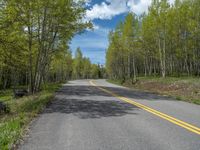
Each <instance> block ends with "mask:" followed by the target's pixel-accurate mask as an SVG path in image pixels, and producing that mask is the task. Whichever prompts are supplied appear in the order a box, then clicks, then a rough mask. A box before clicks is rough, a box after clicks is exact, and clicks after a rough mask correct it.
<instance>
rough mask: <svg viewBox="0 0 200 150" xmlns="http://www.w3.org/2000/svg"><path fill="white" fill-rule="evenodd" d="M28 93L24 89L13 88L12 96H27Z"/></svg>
mask: <svg viewBox="0 0 200 150" xmlns="http://www.w3.org/2000/svg"><path fill="white" fill-rule="evenodd" d="M27 95H28V91H27V90H25V89H14V97H15V98H19V97H23V96H27Z"/></svg>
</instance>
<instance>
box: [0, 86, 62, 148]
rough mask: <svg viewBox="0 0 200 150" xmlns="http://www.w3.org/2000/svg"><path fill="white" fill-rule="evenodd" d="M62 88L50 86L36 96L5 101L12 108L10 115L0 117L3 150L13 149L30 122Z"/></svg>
mask: <svg viewBox="0 0 200 150" xmlns="http://www.w3.org/2000/svg"><path fill="white" fill-rule="evenodd" d="M60 87H61V84H48V85H45V88H44V87H43V90H42V91H41V92H40V93H37V94H35V95H31V96H26V97H23V98H19V99H13V98H12V99H10V100H8V101H5V102H6V104H7V105H8V106H9V108H10V113H9V114H4V115H1V116H0V149H1V150H7V149H11V147H12V146H13V144H14V143H15V142H16V141H17V140H18V139H19V138H21V137H22V135H23V134H24V130H25V128H26V127H27V125H28V124H29V123H30V121H31V120H32V119H33V118H34V117H35V116H37V114H38V113H39V112H41V110H43V108H44V107H45V106H46V105H47V104H48V103H49V102H50V101H51V99H52V98H53V96H54V92H55V91H56V90H58V89H59V88H60ZM8 93H9V92H8ZM10 94H11V93H10ZM1 97H3V94H2V95H1Z"/></svg>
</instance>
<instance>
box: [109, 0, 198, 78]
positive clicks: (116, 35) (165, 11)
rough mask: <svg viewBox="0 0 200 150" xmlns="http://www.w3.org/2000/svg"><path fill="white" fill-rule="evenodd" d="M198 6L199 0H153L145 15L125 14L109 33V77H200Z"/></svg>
mask: <svg viewBox="0 0 200 150" xmlns="http://www.w3.org/2000/svg"><path fill="white" fill-rule="evenodd" d="M199 8H200V1H199V0H176V1H175V3H174V4H173V5H170V4H169V2H168V0H153V1H152V4H151V6H150V7H149V10H148V13H147V14H143V15H141V16H136V15H135V14H132V13H130V14H128V15H127V17H126V18H125V21H124V22H120V23H119V24H118V26H117V27H116V29H115V30H114V31H112V32H110V34H109V47H108V49H107V56H106V58H107V59H106V68H107V72H108V74H109V76H110V78H114V79H121V80H122V81H125V80H126V79H128V78H129V79H130V78H131V79H132V81H134V80H136V77H137V76H148V75H149V76H152V75H156V76H157V75H160V76H162V77H165V76H183V75H187V76H200V9H199Z"/></svg>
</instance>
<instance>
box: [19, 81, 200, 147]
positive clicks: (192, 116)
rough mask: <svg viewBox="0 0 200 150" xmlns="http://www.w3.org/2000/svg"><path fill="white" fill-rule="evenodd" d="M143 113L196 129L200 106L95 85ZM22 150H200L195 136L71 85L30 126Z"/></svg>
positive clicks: (92, 89) (85, 86)
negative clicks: (163, 116) (112, 93)
mask: <svg viewBox="0 0 200 150" xmlns="http://www.w3.org/2000/svg"><path fill="white" fill-rule="evenodd" d="M94 83H95V84H96V85H99V86H100V87H101V88H103V89H107V90H109V91H112V92H114V93H115V94H117V95H120V96H123V97H126V98H128V99H129V100H133V101H134V102H139V103H140V104H143V105H145V106H148V108H149V107H150V108H152V109H153V110H157V111H159V112H162V113H165V114H167V115H170V116H172V117H174V118H177V119H180V120H183V121H184V122H187V123H190V124H192V125H195V126H196V127H197V128H198V129H199V127H200V106H198V105H194V104H189V103H185V102H180V101H174V100H172V99H170V98H167V97H162V96H157V95H154V94H149V93H145V92H139V91H133V90H129V89H127V88H123V87H120V86H116V85H113V84H110V83H107V82H106V81H105V80H95V81H94ZM29 134H30V135H29V137H28V138H26V139H25V142H24V144H23V145H21V146H20V147H19V149H21V150H200V135H199V134H196V133H195V132H192V131H190V130H187V129H186V128H184V127H181V126H180V125H177V124H175V123H172V122H170V120H166V119H165V118H162V117H159V116H158V115H156V114H153V113H151V112H148V109H146V110H144V109H142V108H141V107H136V106H134V105H132V104H130V103H127V102H124V101H122V100H120V99H118V98H116V97H115V95H114V96H113V95H111V94H110V93H106V92H104V91H102V90H101V89H99V88H97V87H94V86H91V85H90V84H89V80H77V81H71V82H69V83H68V84H66V85H64V86H63V88H62V89H61V90H59V91H58V92H57V94H56V97H55V100H54V101H53V102H52V104H50V105H49V106H48V107H47V108H46V110H45V111H44V112H43V113H42V114H41V115H40V116H39V117H38V118H37V119H36V120H35V121H34V122H33V124H32V125H31V128H30V133H29Z"/></svg>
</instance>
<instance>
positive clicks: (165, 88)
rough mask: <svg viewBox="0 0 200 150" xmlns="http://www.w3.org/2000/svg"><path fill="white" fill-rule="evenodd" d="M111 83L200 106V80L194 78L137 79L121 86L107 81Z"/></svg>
mask: <svg viewBox="0 0 200 150" xmlns="http://www.w3.org/2000/svg"><path fill="white" fill-rule="evenodd" d="M108 81H109V82H111V83H114V84H118V85H123V86H126V87H129V88H134V89H139V90H144V91H148V92H153V93H157V94H161V95H166V96H171V97H174V98H176V99H177V100H181V101H186V102H190V103H194V104H198V105H200V78H196V77H180V78H178V77H166V78H165V79H163V78H160V77H139V78H138V82H136V83H135V84H132V83H131V81H130V80H127V81H126V82H125V83H123V84H121V83H120V81H118V80H108Z"/></svg>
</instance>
